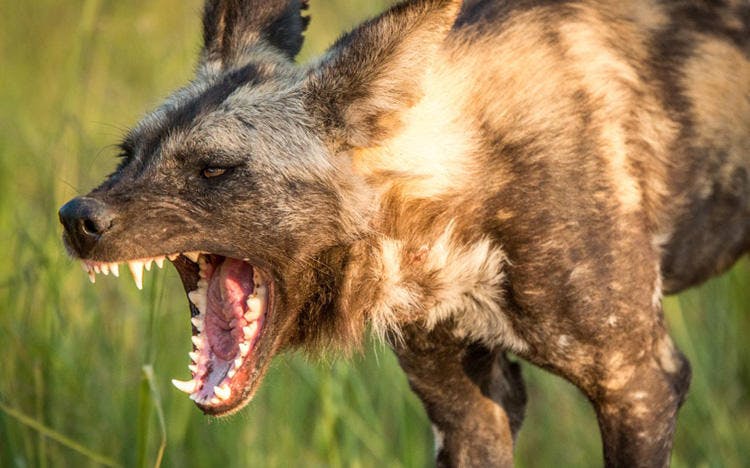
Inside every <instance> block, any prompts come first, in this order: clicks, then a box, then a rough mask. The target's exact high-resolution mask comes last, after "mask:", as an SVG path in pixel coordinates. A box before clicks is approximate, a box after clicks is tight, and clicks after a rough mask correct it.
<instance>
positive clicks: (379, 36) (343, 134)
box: [308, 0, 462, 147]
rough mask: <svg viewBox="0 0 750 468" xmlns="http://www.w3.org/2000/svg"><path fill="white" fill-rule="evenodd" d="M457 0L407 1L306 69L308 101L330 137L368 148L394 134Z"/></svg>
mask: <svg viewBox="0 0 750 468" xmlns="http://www.w3.org/2000/svg"><path fill="white" fill-rule="evenodd" d="M461 3H462V2H461V1H460V0H412V1H407V2H403V3H400V4H398V5H396V6H394V7H392V8H391V9H390V10H388V11H386V12H385V13H383V14H382V15H380V16H379V17H377V18H375V19H373V20H370V21H368V22H365V23H364V24H362V25H361V26H359V27H358V28H356V29H355V30H353V31H352V32H350V33H348V34H346V35H344V36H342V37H341V38H340V39H339V40H338V41H337V42H336V43H335V44H334V45H333V47H332V48H331V49H330V50H329V52H328V54H327V56H326V57H327V58H326V59H325V60H324V62H323V63H322V64H321V65H320V66H318V67H317V68H315V69H314V70H313V71H312V72H311V76H310V78H309V82H308V103H309V105H310V107H311V108H312V109H313V111H314V112H317V113H318V114H319V115H321V117H322V118H323V119H324V121H325V122H326V123H327V124H328V126H329V127H330V129H331V131H332V133H333V137H334V138H336V139H337V140H343V141H342V143H343V144H345V145H348V146H351V147H367V146H373V145H376V144H378V142H380V141H382V140H383V139H385V138H387V137H388V136H389V135H391V134H393V132H394V130H395V129H396V128H398V126H399V124H400V117H401V113H402V112H403V111H405V110H407V109H408V108H409V107H411V106H413V105H414V104H416V103H417V102H418V101H419V99H420V98H421V96H422V80H423V79H424V77H425V75H426V73H427V70H428V69H429V68H430V67H431V65H432V62H433V61H434V60H436V59H437V58H438V55H439V50H440V47H441V46H442V44H443V42H444V41H445V38H446V36H447V35H448V33H449V32H450V30H451V28H452V26H453V24H454V23H455V21H456V17H457V16H458V13H459V11H460V9H461Z"/></svg>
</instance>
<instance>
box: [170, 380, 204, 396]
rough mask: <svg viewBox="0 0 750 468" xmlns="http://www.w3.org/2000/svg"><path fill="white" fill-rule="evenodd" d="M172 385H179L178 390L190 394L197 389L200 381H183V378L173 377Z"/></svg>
mask: <svg viewBox="0 0 750 468" xmlns="http://www.w3.org/2000/svg"><path fill="white" fill-rule="evenodd" d="M172 385H174V386H175V387H177V390H179V391H181V392H185V393H188V394H190V393H193V392H195V389H196V387H197V386H198V382H196V381H195V380H190V381H188V382H183V381H182V380H177V379H172Z"/></svg>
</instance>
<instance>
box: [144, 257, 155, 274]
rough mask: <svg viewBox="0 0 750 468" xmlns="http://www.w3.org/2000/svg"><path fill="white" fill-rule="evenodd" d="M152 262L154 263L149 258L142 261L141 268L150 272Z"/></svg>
mask: <svg viewBox="0 0 750 468" xmlns="http://www.w3.org/2000/svg"><path fill="white" fill-rule="evenodd" d="M153 262H154V260H153V259H151V258H149V259H147V260H144V261H143V266H144V267H145V268H146V271H151V264H152V263H153Z"/></svg>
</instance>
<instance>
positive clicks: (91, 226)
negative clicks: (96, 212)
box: [81, 219, 101, 236]
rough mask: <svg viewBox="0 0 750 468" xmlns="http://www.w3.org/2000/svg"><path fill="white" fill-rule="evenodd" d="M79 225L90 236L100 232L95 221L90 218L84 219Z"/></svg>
mask: <svg viewBox="0 0 750 468" xmlns="http://www.w3.org/2000/svg"><path fill="white" fill-rule="evenodd" d="M81 227H82V228H83V232H84V233H86V234H89V235H92V236H98V235H99V234H100V233H101V232H100V230H99V227H98V226H97V225H96V223H94V222H93V221H92V220H90V219H84V220H83V223H82V226H81Z"/></svg>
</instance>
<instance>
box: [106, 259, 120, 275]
mask: <svg viewBox="0 0 750 468" xmlns="http://www.w3.org/2000/svg"><path fill="white" fill-rule="evenodd" d="M109 271H111V272H112V274H113V275H115V277H116V278H119V277H120V265H118V264H117V263H110V264H109Z"/></svg>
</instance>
